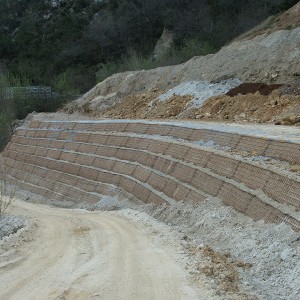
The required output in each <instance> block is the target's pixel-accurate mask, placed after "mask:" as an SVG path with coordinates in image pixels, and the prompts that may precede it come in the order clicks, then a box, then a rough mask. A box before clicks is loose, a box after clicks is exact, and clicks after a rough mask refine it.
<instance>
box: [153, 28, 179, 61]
mask: <svg viewBox="0 0 300 300" xmlns="http://www.w3.org/2000/svg"><path fill="white" fill-rule="evenodd" d="M173 37H174V35H173V32H172V31H170V30H168V29H166V28H165V29H164V31H163V33H162V35H161V37H160V38H159V40H158V41H157V43H156V46H155V48H154V52H153V58H154V59H160V58H162V57H164V56H165V55H167V54H168V53H169V51H170V49H171V48H172V45H173Z"/></svg>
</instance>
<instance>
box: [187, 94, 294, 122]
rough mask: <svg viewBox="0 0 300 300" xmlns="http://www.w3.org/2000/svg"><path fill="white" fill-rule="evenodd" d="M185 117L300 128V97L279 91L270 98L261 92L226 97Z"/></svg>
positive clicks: (213, 101)
mask: <svg viewBox="0 0 300 300" xmlns="http://www.w3.org/2000/svg"><path fill="white" fill-rule="evenodd" d="M184 117H186V118H195V119H208V120H221V121H242V122H254V123H266V122H273V123H275V124H282V125H295V124H296V125H300V96H291V95H281V96H280V94H279V91H278V90H275V91H273V92H272V93H271V94H270V95H261V94H260V93H259V92H256V93H255V94H247V95H242V94H238V95H236V96H234V97H231V96H228V95H223V96H218V97H212V98H210V99H209V100H208V101H206V103H205V104H204V105H203V107H201V108H200V109H193V110H190V111H187V112H186V113H185V114H184Z"/></svg>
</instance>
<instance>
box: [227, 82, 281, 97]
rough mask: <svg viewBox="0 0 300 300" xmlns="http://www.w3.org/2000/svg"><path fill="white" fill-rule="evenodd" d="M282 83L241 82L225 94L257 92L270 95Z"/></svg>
mask: <svg viewBox="0 0 300 300" xmlns="http://www.w3.org/2000/svg"><path fill="white" fill-rule="evenodd" d="M281 86H282V84H271V85H268V84H264V83H258V82H256V83H254V82H253V83H249V82H248V83H242V84H240V85H239V86H237V87H235V88H233V89H231V90H230V91H229V92H228V93H227V94H226V95H228V96H230V97H233V96H236V95H238V94H242V95H247V94H254V93H256V92H259V93H260V94H261V95H265V96H267V95H270V94H271V93H272V92H273V91H274V90H277V89H279V88H280V87H281Z"/></svg>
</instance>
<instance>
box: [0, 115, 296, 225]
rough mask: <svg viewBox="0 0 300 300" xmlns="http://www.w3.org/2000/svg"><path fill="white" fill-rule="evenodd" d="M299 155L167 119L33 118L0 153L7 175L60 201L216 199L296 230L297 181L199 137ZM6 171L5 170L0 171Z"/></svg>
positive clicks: (284, 156) (286, 146)
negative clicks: (164, 121)
mask: <svg viewBox="0 0 300 300" xmlns="http://www.w3.org/2000/svg"><path fill="white" fill-rule="evenodd" d="M198 141H202V142H208V141H213V142H214V144H215V145H219V147H227V148H230V149H231V150H233V151H247V152H249V153H251V154H254V153H255V155H264V156H269V157H272V158H275V159H280V160H282V161H287V162H293V163H295V162H297V161H299V144H297V143H292V142H288V141H277V140H272V139H264V138H260V137H254V136H253V137H251V136H245V135H238V134H233V133H224V132H223V133H222V132H218V131H213V130H205V129H195V128H184V127H178V126H174V125H168V124H155V122H153V123H151V124H149V123H148V124H146V123H131V122H127V123H126V122H123V123H119V122H113V121H89V122H87V121H85V122H84V121H82V122H80V121H77V122H75V121H74V122H70V121H69V122H66V121H65V122H63V121H57V122H53V121H52V122H51V121H40V120H33V121H32V122H30V123H29V124H28V125H27V126H24V127H20V128H19V129H18V130H17V132H16V133H15V135H14V136H13V138H12V140H11V142H10V143H9V144H8V146H7V147H6V149H5V151H4V152H3V155H2V160H3V162H4V163H5V165H6V170H7V171H6V176H7V177H8V178H9V180H11V181H14V180H17V181H18V184H19V185H20V186H21V187H22V188H24V189H26V190H29V191H31V192H34V193H37V194H40V195H42V196H46V197H48V198H50V199H54V200H56V201H61V202H73V203H76V202H82V201H86V202H90V203H96V202H97V201H99V200H100V199H101V197H102V195H111V196H114V195H118V194H120V193H121V194H123V195H124V196H126V197H129V198H130V197H131V198H136V199H139V200H141V201H143V202H145V203H150V202H153V203H157V204H161V203H170V204H173V203H175V201H181V200H190V201H193V202H195V203H197V202H199V201H203V200H204V199H206V198H207V197H211V196H213V197H219V198H220V199H221V200H222V201H223V203H225V204H227V205H230V206H232V207H234V208H235V209H237V210H238V211H240V212H242V213H244V214H246V215H248V216H250V217H252V218H254V219H256V220H259V219H263V220H265V221H267V222H274V223H280V222H285V223H288V224H290V225H291V226H292V227H293V228H294V229H296V230H299V229H300V222H299V220H300V217H299V212H298V211H299V209H300V180H298V179H297V178H291V177H288V176H285V175H283V174H281V173H279V172H276V171H274V170H271V169H268V168H265V167H260V166H258V165H254V164H251V163H249V162H246V161H244V160H243V159H239V158H236V157H233V156H230V155H228V154H227V153H226V152H222V151H216V150H214V149H213V148H212V149H209V148H203V147H200V146H198V145H197V143H196V142H198ZM2 176H3V175H2Z"/></svg>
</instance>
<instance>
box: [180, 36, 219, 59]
mask: <svg viewBox="0 0 300 300" xmlns="http://www.w3.org/2000/svg"><path fill="white" fill-rule="evenodd" d="M216 50H217V49H216V48H215V47H214V46H213V45H212V44H211V43H210V42H208V41H203V40H202V41H200V40H198V39H189V40H185V41H184V42H183V45H182V46H181V47H180V48H179V50H178V51H177V52H176V55H177V56H178V57H179V59H180V60H181V61H186V60H188V59H190V58H192V57H194V56H201V55H207V54H210V53H214V52H216Z"/></svg>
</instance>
